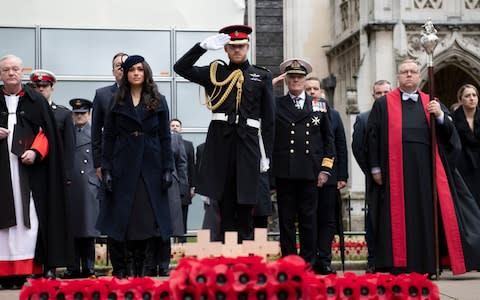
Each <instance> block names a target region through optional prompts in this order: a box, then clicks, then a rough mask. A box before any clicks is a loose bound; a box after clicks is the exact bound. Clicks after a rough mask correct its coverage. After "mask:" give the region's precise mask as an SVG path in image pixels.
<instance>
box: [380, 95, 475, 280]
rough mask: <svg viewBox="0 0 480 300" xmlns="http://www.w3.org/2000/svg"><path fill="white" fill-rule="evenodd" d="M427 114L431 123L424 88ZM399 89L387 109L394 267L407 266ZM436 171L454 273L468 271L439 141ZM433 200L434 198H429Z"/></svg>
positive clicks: (388, 102)
mask: <svg viewBox="0 0 480 300" xmlns="http://www.w3.org/2000/svg"><path fill="white" fill-rule="evenodd" d="M419 93H420V99H421V101H422V104H423V107H424V111H425V117H426V118H427V122H428V125H429V126H430V114H429V113H428V112H427V105H428V102H429V99H430V98H429V96H428V95H427V94H425V93H423V92H421V91H419ZM400 101H402V100H401V97H400V89H395V90H393V91H392V92H390V93H389V94H388V95H387V112H388V165H389V166H388V169H389V177H390V215H391V227H392V256H393V266H394V267H399V268H401V267H406V266H407V238H406V236H407V234H406V226H405V199H404V195H405V193H404V187H403V183H404V182H403V147H402V105H401V102H400ZM435 151H436V160H435V164H436V174H435V180H436V184H437V191H438V199H439V204H440V213H441V216H442V220H443V224H444V228H446V229H447V230H445V237H446V240H447V248H448V253H449V256H450V261H451V266H452V272H453V274H461V273H465V272H466V268H465V261H464V256H463V247H462V240H461V237H460V230H459V228H458V221H457V216H456V213H455V207H454V204H453V198H452V194H451V192H450V187H449V185H448V179H447V175H446V173H445V169H444V167H443V163H442V160H441V158H440V154H439V152H438V145H437V146H436V149H435ZM429 200H431V199H429Z"/></svg>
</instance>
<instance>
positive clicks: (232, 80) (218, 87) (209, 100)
mask: <svg viewBox="0 0 480 300" xmlns="http://www.w3.org/2000/svg"><path fill="white" fill-rule="evenodd" d="M217 66H218V61H215V62H213V63H212V64H211V65H210V81H211V82H212V84H213V85H214V86H215V87H214V89H213V91H212V94H211V95H210V97H209V96H208V95H206V99H205V103H206V105H207V108H208V109H210V110H211V111H215V110H216V109H217V108H219V107H220V106H221V105H222V104H223V102H225V100H226V99H227V97H228V95H230V93H231V92H232V89H233V87H234V86H235V85H236V87H237V97H236V103H235V111H237V112H238V108H239V107H240V102H241V101H242V89H243V81H244V77H243V73H242V70H240V69H237V70H235V71H233V72H232V73H231V74H230V75H228V77H227V78H226V79H225V80H224V81H221V82H218V81H217V78H216V74H217ZM227 84H228V87H227V89H226V90H225V92H224V93H223V95H221V94H222V89H223V87H224V86H225V85H227ZM220 95H221V97H220V100H218V101H217V103H215V104H213V101H215V100H216V99H217V98H218V97H219V96H220Z"/></svg>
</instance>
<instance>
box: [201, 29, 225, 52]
mask: <svg viewBox="0 0 480 300" xmlns="http://www.w3.org/2000/svg"><path fill="white" fill-rule="evenodd" d="M229 41H230V36H229V35H228V34H225V33H219V34H217V35H213V36H209V37H208V38H206V39H205V40H203V42H201V43H200V47H202V48H203V49H205V50H218V49H222V48H223V46H225V44H226V43H228V42H229Z"/></svg>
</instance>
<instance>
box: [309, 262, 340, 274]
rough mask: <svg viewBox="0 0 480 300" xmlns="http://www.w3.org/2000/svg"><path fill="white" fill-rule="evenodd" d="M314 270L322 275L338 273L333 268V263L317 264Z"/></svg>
mask: <svg viewBox="0 0 480 300" xmlns="http://www.w3.org/2000/svg"><path fill="white" fill-rule="evenodd" d="M313 271H314V272H315V274H320V275H329V274H337V272H336V271H335V270H334V269H333V268H332V266H331V265H321V264H317V265H315V266H314V267H313Z"/></svg>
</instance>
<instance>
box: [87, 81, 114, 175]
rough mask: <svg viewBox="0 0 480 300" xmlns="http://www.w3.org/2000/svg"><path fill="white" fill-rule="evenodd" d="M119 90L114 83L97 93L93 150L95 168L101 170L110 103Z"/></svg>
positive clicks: (93, 115)
mask: <svg viewBox="0 0 480 300" xmlns="http://www.w3.org/2000/svg"><path fill="white" fill-rule="evenodd" d="M117 89H118V87H117V84H116V83H114V84H112V85H109V86H104V87H102V88H99V89H97V90H96V91H95V97H94V98H93V107H92V148H93V166H94V167H95V168H100V166H101V161H102V140H103V126H104V125H105V119H106V116H107V112H108V110H109V107H110V102H111V100H112V96H113V94H114V93H115V91H116V90H117Z"/></svg>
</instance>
